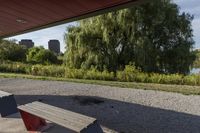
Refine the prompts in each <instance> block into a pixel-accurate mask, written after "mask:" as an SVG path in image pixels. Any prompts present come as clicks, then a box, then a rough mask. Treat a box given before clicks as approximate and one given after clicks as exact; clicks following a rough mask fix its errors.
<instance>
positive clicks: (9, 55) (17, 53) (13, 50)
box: [0, 40, 27, 61]
mask: <svg viewBox="0 0 200 133" xmlns="http://www.w3.org/2000/svg"><path fill="white" fill-rule="evenodd" d="M26 52H27V49H26V47H24V46H20V45H18V44H16V42H15V41H14V40H0V60H10V61H25V60H26Z"/></svg>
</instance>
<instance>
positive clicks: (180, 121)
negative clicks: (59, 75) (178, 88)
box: [15, 95, 200, 133]
mask: <svg viewBox="0 0 200 133" xmlns="http://www.w3.org/2000/svg"><path fill="white" fill-rule="evenodd" d="M15 97H16V100H17V103H18V104H26V103H29V102H33V101H41V102H44V103H47V104H50V105H53V106H57V107H60V108H64V109H67V110H71V111H74V112H77V113H81V114H84V115H87V116H91V117H94V118H97V119H98V120H99V122H100V124H101V125H103V126H105V127H107V128H110V129H112V130H115V131H117V132H120V133H199V132H200V116H195V115H190V114H186V113H180V112H175V111H170V110H164V109H159V108H153V107H148V106H143V105H139V104H134V103H126V102H122V101H117V100H112V99H105V98H100V97H90V96H56V95H16V96H15Z"/></svg>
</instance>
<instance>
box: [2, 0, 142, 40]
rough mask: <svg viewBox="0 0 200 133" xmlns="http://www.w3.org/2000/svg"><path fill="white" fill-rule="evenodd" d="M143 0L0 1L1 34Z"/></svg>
mask: <svg viewBox="0 0 200 133" xmlns="http://www.w3.org/2000/svg"><path fill="white" fill-rule="evenodd" d="M143 1H145V0H0V37H8V36H12V35H17V34H21V33H25V32H30V31H34V30H38V29H42V28H46V27H51V26H55V25H59V24H62V23H66V22H72V21H75V20H79V19H82V18H86V17H90V16H94V15H98V14H102V13H105V12H108V11H111V10H115V9H120V8H125V7H128V6H132V5H135V4H137V3H140V2H143Z"/></svg>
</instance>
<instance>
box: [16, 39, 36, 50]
mask: <svg viewBox="0 0 200 133" xmlns="http://www.w3.org/2000/svg"><path fill="white" fill-rule="evenodd" d="M19 45H23V46H26V47H27V48H32V47H34V42H33V41H32V40H29V39H23V40H21V41H20V42H19Z"/></svg>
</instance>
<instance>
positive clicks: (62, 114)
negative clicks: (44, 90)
mask: <svg viewBox="0 0 200 133" xmlns="http://www.w3.org/2000/svg"><path fill="white" fill-rule="evenodd" d="M33 108H37V109H40V110H44V112H49V113H52V114H55V115H57V116H59V117H65V118H66V119H68V120H69V121H71V122H76V123H77V124H79V123H81V124H82V123H83V124H85V125H89V124H91V123H93V122H94V121H96V119H94V118H90V117H87V116H84V117H83V115H80V114H77V113H75V114H74V113H71V112H70V113H69V112H68V111H66V110H65V111H61V110H55V109H52V108H49V107H45V108H44V107H41V106H39V105H34V107H33Z"/></svg>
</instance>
